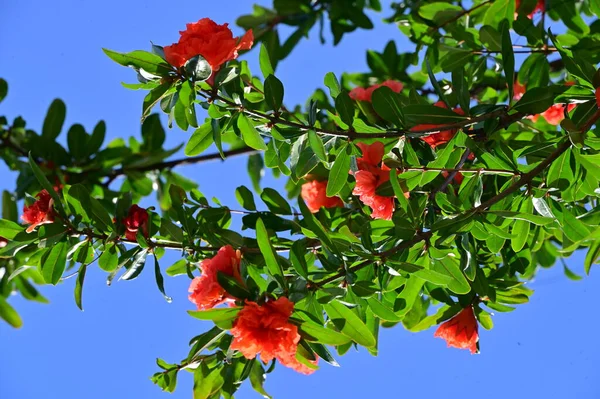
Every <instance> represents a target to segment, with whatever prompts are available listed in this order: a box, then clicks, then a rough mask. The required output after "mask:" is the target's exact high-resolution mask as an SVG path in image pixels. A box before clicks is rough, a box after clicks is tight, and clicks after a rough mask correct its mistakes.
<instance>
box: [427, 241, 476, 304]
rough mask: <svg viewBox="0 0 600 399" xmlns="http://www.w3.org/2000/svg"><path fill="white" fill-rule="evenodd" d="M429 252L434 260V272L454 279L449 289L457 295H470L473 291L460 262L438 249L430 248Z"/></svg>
mask: <svg viewBox="0 0 600 399" xmlns="http://www.w3.org/2000/svg"><path fill="white" fill-rule="evenodd" d="M429 252H430V254H431V258H432V259H433V266H434V267H433V270H435V271H437V272H439V273H442V274H445V275H447V276H449V277H452V281H451V282H450V283H449V284H448V289H449V290H450V291H452V292H454V293H456V294H468V293H469V292H470V291H471V285H470V284H469V281H468V280H467V279H466V277H465V276H464V274H463V273H462V271H461V270H460V267H459V262H458V260H457V259H456V258H454V257H450V256H448V254H447V253H446V252H442V251H440V250H438V249H436V248H429Z"/></svg>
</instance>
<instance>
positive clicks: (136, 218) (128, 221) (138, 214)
mask: <svg viewBox="0 0 600 399" xmlns="http://www.w3.org/2000/svg"><path fill="white" fill-rule="evenodd" d="M123 224H124V225H125V238H126V239H127V240H129V241H137V237H136V236H137V232H138V230H139V229H142V233H143V234H144V237H146V238H147V237H148V211H147V210H146V209H144V208H140V207H139V206H137V205H132V206H131V208H129V212H128V214H127V216H126V217H125V218H124V219H123Z"/></svg>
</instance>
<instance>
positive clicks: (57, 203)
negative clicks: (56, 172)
mask: <svg viewBox="0 0 600 399" xmlns="http://www.w3.org/2000/svg"><path fill="white" fill-rule="evenodd" d="M29 166H30V167H31V171H32V172H33V175H34V176H35V178H36V179H37V180H38V182H39V183H40V185H41V186H42V188H44V189H46V191H48V194H50V196H51V197H52V199H53V200H54V204H53V205H54V207H55V208H56V210H57V211H58V212H59V213H60V214H61V215H65V210H64V208H63V206H62V202H61V200H60V197H59V196H58V194H57V193H56V191H54V187H53V186H52V184H50V182H49V181H48V179H47V178H46V175H44V172H42V170H41V169H40V167H39V166H38V165H37V162H35V160H34V159H33V157H32V156H31V153H29Z"/></svg>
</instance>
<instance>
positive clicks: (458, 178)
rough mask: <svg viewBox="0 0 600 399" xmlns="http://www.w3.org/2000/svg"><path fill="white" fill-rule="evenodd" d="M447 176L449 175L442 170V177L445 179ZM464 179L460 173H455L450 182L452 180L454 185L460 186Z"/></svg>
mask: <svg viewBox="0 0 600 399" xmlns="http://www.w3.org/2000/svg"><path fill="white" fill-rule="evenodd" d="M471 155H472V154H471ZM449 175H450V173H449V172H448V171H445V170H444V171H443V172H442V176H444V177H445V178H447V177H448V176H449ZM464 179H465V176H464V175H463V174H462V173H460V172H456V174H455V175H454V178H453V179H452V180H454V183H456V184H458V185H459V186H460V185H461V184H462V182H463V180H464Z"/></svg>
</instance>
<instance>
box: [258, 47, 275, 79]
mask: <svg viewBox="0 0 600 399" xmlns="http://www.w3.org/2000/svg"><path fill="white" fill-rule="evenodd" d="M258 62H259V65H260V71H261V72H262V74H263V76H264V77H265V79H266V78H267V77H268V76H269V75H273V74H274V73H275V71H274V69H273V66H272V65H271V57H270V56H269V52H268V51H267V47H266V46H265V44H264V43H261V45H260V53H259V56H258Z"/></svg>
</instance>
